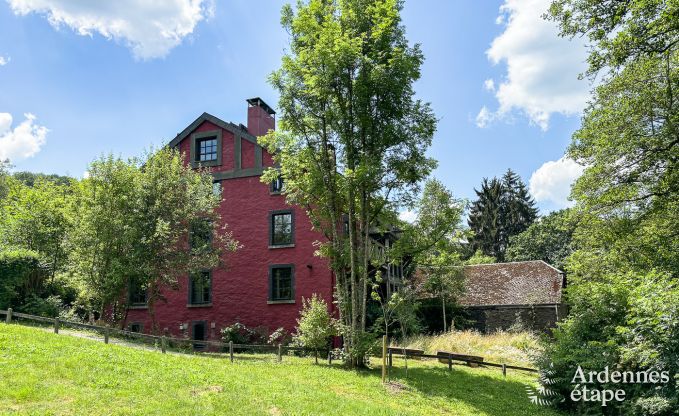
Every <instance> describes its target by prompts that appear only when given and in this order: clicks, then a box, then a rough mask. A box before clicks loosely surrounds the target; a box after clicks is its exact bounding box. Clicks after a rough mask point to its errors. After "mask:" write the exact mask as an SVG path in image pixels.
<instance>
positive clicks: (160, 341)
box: [0, 308, 538, 375]
mask: <svg viewBox="0 0 679 416" xmlns="http://www.w3.org/2000/svg"><path fill="white" fill-rule="evenodd" d="M2 315H4V316H5V322H7V323H11V322H12V319H13V318H21V319H27V320H31V321H38V322H44V323H50V324H53V325H54V332H55V333H59V328H61V327H62V326H64V327H75V328H82V329H87V330H91V331H97V332H100V333H103V335H104V342H105V343H107V344H108V342H109V337H110V336H111V335H113V334H117V335H122V336H124V337H128V338H138V339H142V340H144V341H150V342H152V343H153V344H154V345H155V346H159V348H160V350H161V351H162V352H163V353H165V352H166V350H167V345H168V343H170V342H172V343H176V344H179V345H186V344H189V345H193V346H194V347H195V346H198V345H199V346H203V347H206V346H213V347H218V348H221V349H223V350H224V351H228V354H229V359H230V360H231V362H233V360H234V351H235V350H265V351H267V350H268V351H271V352H274V353H276V355H277V359H278V361H279V362H281V361H282V359H283V352H288V351H295V352H306V353H314V355H315V357H316V359H318V354H319V353H324V354H327V358H328V364H332V351H331V350H330V349H313V348H304V347H287V346H283V345H281V344H278V345H267V344H234V343H233V342H220V341H207V340H195V339H188V338H175V337H167V336H159V335H150V334H142V333H140V332H132V331H125V330H123V329H117V328H111V327H108V326H100V325H90V324H84V323H81V322H73V321H62V320H60V319H59V318H46V317H44V316H36V315H29V314H25V313H19V312H14V311H12V309H11V308H10V309H8V310H0V316H2ZM383 354H388V366H389V367H390V368H391V367H392V366H393V356H394V355H400V356H403V357H404V358H405V359H406V360H407V359H408V358H434V359H437V360H441V359H443V360H447V362H448V369H450V370H452V368H453V361H462V362H465V363H467V364H468V365H469V364H476V365H479V366H488V367H497V368H502V374H503V375H506V374H507V370H508V369H512V370H520V371H529V372H533V373H537V372H538V370H537V369H535V368H527V367H520V366H515V365H508V364H498V363H490V362H487V361H482V360H475V359H473V358H471V357H473V356H465V355H463V354H454V353H442V352H439V353H438V354H436V355H434V354H424V351H422V350H414V349H408V348H403V347H397V346H391V347H388V348H387V346H386V345H384V350H383ZM386 358H387V357H386V355H385V356H384V357H383V359H386Z"/></svg>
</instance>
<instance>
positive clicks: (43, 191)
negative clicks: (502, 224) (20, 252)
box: [0, 179, 72, 277]
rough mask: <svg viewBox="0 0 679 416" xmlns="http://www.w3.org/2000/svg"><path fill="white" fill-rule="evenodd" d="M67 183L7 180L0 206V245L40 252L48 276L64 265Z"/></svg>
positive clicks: (70, 199) (69, 190)
mask: <svg viewBox="0 0 679 416" xmlns="http://www.w3.org/2000/svg"><path fill="white" fill-rule="evenodd" d="M71 201H72V192H71V188H70V186H69V185H58V184H55V183H53V182H50V181H47V180H43V179H38V180H37V181H36V182H35V183H33V184H32V186H26V185H24V184H22V183H21V182H19V181H16V180H12V181H11V182H10V186H9V191H8V193H7V195H6V198H5V199H4V201H3V203H2V204H1V206H0V210H1V212H0V219H1V220H0V246H4V247H22V248H25V249H28V250H33V251H35V252H37V253H39V254H40V256H41V258H42V261H43V263H45V264H46V265H48V266H49V268H50V271H51V276H52V277H53V276H54V275H55V274H56V273H57V272H59V271H61V270H63V269H64V268H65V263H66V257H67V254H66V247H65V244H64V242H65V240H66V235H67V234H68V232H69V231H70V228H71V223H70V221H69V218H68V210H69V206H70V204H71Z"/></svg>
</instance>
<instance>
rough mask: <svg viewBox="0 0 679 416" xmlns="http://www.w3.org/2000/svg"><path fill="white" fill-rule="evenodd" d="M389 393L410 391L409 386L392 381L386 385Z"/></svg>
mask: <svg viewBox="0 0 679 416" xmlns="http://www.w3.org/2000/svg"><path fill="white" fill-rule="evenodd" d="M384 387H385V388H386V389H387V391H388V392H389V393H393V394H398V393H402V392H404V391H408V390H409V388H408V386H406V385H405V384H401V383H399V382H397V381H390V382H388V383H386V384H385V385H384Z"/></svg>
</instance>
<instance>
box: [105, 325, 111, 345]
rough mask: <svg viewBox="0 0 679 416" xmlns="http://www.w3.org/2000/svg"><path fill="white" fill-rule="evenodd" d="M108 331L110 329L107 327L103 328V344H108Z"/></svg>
mask: <svg viewBox="0 0 679 416" xmlns="http://www.w3.org/2000/svg"><path fill="white" fill-rule="evenodd" d="M109 332H111V330H110V329H108V328H106V329H104V344H108V337H109Z"/></svg>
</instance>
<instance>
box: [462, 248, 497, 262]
mask: <svg viewBox="0 0 679 416" xmlns="http://www.w3.org/2000/svg"><path fill="white" fill-rule="evenodd" d="M493 263H496V261H495V257H493V256H486V255H485V254H483V253H482V252H481V250H476V251H475V252H474V255H473V256H471V257H470V258H468V259H467V260H465V261H464V264H466V265H473V264H493Z"/></svg>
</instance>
